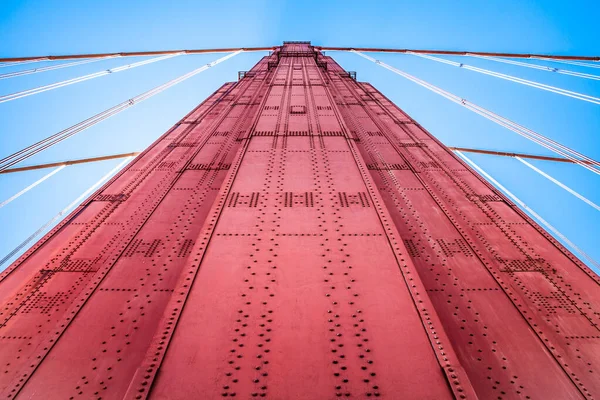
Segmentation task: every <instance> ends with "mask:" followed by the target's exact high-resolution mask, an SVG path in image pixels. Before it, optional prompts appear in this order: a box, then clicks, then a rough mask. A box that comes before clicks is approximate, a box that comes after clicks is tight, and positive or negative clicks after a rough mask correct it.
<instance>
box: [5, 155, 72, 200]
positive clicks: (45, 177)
mask: <svg viewBox="0 0 600 400" xmlns="http://www.w3.org/2000/svg"><path fill="white" fill-rule="evenodd" d="M64 167H66V165H61V166H60V167H58V168H56V169H54V170H52V171H51V172H50V173H48V174H46V175H44V176H43V177H41V178H40V179H38V180H37V181H35V182H33V183H32V184H31V185H29V186H27V187H26V188H25V189H23V190H21V191H20V192H18V193H15V194H14V195H12V196H11V197H9V198H8V199H6V200H4V201H3V202H2V203H0V208H2V207H4V206H5V205H7V204H8V203H10V202H11V201H13V200H15V199H16V198H18V197H20V196H21V195H23V194H25V193H27V192H29V191H30V190H31V189H33V188H34V187H36V186H37V185H39V184H40V183H42V182H44V181H45V180H46V179H48V178H50V177H51V176H52V175H54V174H56V173H57V172H58V171H60V170H61V169H63V168H64Z"/></svg>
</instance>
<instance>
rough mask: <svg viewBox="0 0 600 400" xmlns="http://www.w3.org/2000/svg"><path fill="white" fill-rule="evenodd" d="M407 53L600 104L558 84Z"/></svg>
mask: <svg viewBox="0 0 600 400" xmlns="http://www.w3.org/2000/svg"><path fill="white" fill-rule="evenodd" d="M407 54H411V55H413V56H417V57H421V58H427V59H429V60H433V61H437V62H440V63H443V64H448V65H452V66H455V67H459V68H463V69H468V70H470V71H475V72H479V73H480V74H485V75H489V76H493V77H496V78H500V79H504V80H507V81H511V82H515V83H520V84H522V85H526V86H530V87H534V88H537V89H541V90H545V91H547V92H552V93H556V94H560V95H563V96H567V97H571V98H574V99H577V100H582V101H587V102H588V103H594V104H600V98H599V97H594V96H590V95H587V94H583V93H578V92H573V91H571V90H566V89H561V88H559V87H556V86H551V85H546V84H544V83H539V82H535V81H530V80H528V79H523V78H517V77H516V76H512V75H507V74H502V73H500V72H494V71H490V70H489V69H485V68H478V67H474V66H472V65H468V64H464V63H459V62H456V61H450V60H446V59H443V58H439V57H434V56H429V55H426V54H419V53H413V52H410V51H409V52H407Z"/></svg>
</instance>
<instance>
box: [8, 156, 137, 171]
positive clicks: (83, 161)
mask: <svg viewBox="0 0 600 400" xmlns="http://www.w3.org/2000/svg"><path fill="white" fill-rule="evenodd" d="M138 154H140V152H139V151H132V152H130V153H120V154H110V155H107V156H99V157H89V158H79V159H76V160H66V161H56V162H51V163H45V164H36V165H24V166H22V167H17V168H9V169H5V170H4V171H0V174H10V173H14V172H23V171H32V170H35V169H45V168H53V167H60V166H61V165H65V166H67V165H75V164H86V163H93V162H98V161H105V160H113V159H116V158H125V157H132V156H137V155H138Z"/></svg>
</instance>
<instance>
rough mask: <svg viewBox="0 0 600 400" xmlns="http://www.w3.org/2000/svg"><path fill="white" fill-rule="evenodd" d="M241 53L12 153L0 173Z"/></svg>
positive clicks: (209, 64)
mask: <svg viewBox="0 0 600 400" xmlns="http://www.w3.org/2000/svg"><path fill="white" fill-rule="evenodd" d="M242 51H243V50H238V51H236V52H234V53H230V54H228V55H226V56H224V57H221V58H219V59H218V60H215V61H213V62H211V63H208V64H206V65H204V66H202V67H200V68H197V69H195V70H193V71H191V72H188V73H187V74H184V75H182V76H180V77H178V78H175V79H172V80H170V81H168V82H166V83H163V84H162V85H159V86H157V87H155V88H153V89H150V90H148V91H146V92H144V93H142V94H139V95H137V96H135V97H132V98H131V99H129V100H126V101H124V102H122V103H119V104H117V105H115V106H113V107H111V108H109V109H107V110H105V111H102V112H101V113H99V114H96V115H94V116H92V117H90V118H88V119H86V120H84V121H81V122H79V123H77V124H75V125H73V126H71V127H69V128H67V129H64V130H62V131H60V132H58V133H56V134H54V135H51V136H49V137H47V138H45V139H43V140H41V141H39V142H37V143H34V144H32V145H30V146H28V147H26V148H24V149H22V150H19V151H17V152H16V153H13V154H11V155H9V156H7V157H4V158H3V159H1V160H0V171H4V170H6V169H7V168H10V167H11V166H13V165H15V164H17V163H19V162H21V161H23V160H25V159H27V158H29V157H31V156H33V155H34V154H37V153H39V152H41V151H43V150H45V149H47V148H49V147H51V146H53V145H55V144H57V143H59V142H61V141H63V140H65V139H67V138H69V137H71V136H73V135H75V134H77V133H79V132H81V131H83V130H85V129H87V128H89V127H91V126H93V125H95V124H97V123H98V122H101V121H103V120H105V119H107V118H109V117H111V116H113V115H115V114H118V113H120V112H121V111H123V110H125V109H127V108H129V107H132V106H133V105H135V104H137V103H139V102H141V101H143V100H146V99H148V98H150V97H152V96H154V95H156V94H158V93H160V92H162V91H164V90H166V89H168V88H170V87H172V86H175V85H176V84H178V83H181V82H183V81H185V80H186V79H189V78H191V77H193V76H194V75H197V74H199V73H201V72H203V71H206V70H207V69H209V68H211V67H213V66H215V65H217V64H219V63H221V62H223V61H225V60H227V59H229V58H231V57H234V56H236V55H238V54H240V53H241V52H242Z"/></svg>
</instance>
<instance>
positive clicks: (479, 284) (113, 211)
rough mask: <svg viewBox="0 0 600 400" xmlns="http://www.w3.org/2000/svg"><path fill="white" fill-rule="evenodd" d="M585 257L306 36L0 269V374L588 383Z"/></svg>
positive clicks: (4, 377)
mask: <svg viewBox="0 0 600 400" xmlns="http://www.w3.org/2000/svg"><path fill="white" fill-rule="evenodd" d="M597 285H598V278H597V277H596V276H595V275H594V274H593V273H591V272H590V271H589V270H587V269H586V268H585V267H584V266H583V264H582V263H581V262H580V261H578V260H577V259H575V258H574V257H573V256H572V255H571V254H570V253H568V252H567V251H566V250H565V249H563V248H562V247H561V246H560V245H559V244H558V243H556V242H555V241H553V240H552V239H551V238H550V236H548V235H547V234H546V233H545V232H543V231H542V230H541V229H540V228H539V227H538V226H537V225H534V224H533V222H531V221H530V220H529V219H527V218H526V217H525V216H524V215H523V214H522V213H521V212H519V211H518V210H517V209H516V208H515V207H514V206H513V205H512V204H511V203H509V202H508V201H507V200H506V199H505V198H504V197H502V196H501V195H500V194H498V193H497V192H496V191H495V190H494V189H493V188H492V187H491V186H489V185H488V184H487V183H485V182H484V181H483V180H482V179H480V178H479V177H478V176H477V175H475V174H474V173H473V172H472V171H471V170H470V169H469V168H467V167H466V166H465V165H464V164H463V163H462V162H460V161H459V160H458V159H457V158H456V157H455V156H454V155H453V154H452V153H451V152H450V151H449V150H448V149H446V148H445V147H444V146H443V145H441V144H440V143H439V142H438V141H437V140H435V139H434V138H433V137H432V136H431V135H430V134H429V133H427V132H425V131H424V130H423V129H422V128H421V127H420V126H419V125H418V124H416V123H415V122H414V121H413V120H411V119H410V117H408V116H407V115H406V114H404V113H403V112H402V111H401V110H400V109H398V108H397V107H396V106H394V105H393V104H392V103H391V102H390V101H389V100H387V99H386V98H385V97H383V96H382V95H381V93H379V92H378V91H377V90H375V89H374V88H373V87H372V86H370V85H369V84H366V83H358V82H356V81H355V80H353V79H352V78H350V77H349V76H348V74H347V73H345V72H344V71H343V70H342V69H341V68H340V67H339V66H338V65H337V64H336V63H335V62H334V61H333V60H332V59H331V58H330V57H324V56H322V55H321V54H320V53H319V52H318V51H315V50H314V49H313V48H312V47H311V46H310V45H308V44H307V43H288V44H285V45H284V46H283V47H281V48H279V49H277V51H276V52H275V53H274V54H273V55H271V56H269V57H265V58H264V59H262V60H261V61H260V62H259V63H258V64H257V65H256V66H255V67H254V68H253V69H252V70H251V71H250V72H249V73H246V74H245V76H244V78H243V79H241V80H240V81H239V82H237V83H228V84H225V85H224V86H223V87H222V88H221V89H219V90H218V91H217V92H216V93H215V94H213V95H212V96H211V97H209V98H208V99H207V100H206V101H205V102H204V103H202V104H201V105H200V106H199V107H198V108H196V109H195V110H194V111H192V112H191V113H190V114H189V115H188V116H186V117H185V118H184V119H183V120H182V121H180V122H179V123H178V124H177V125H176V126H175V127H173V128H172V129H171V130H170V131H169V132H167V133H166V134H165V135H164V136H163V137H161V138H160V139H159V140H157V141H156V142H155V143H154V144H153V145H152V146H150V148H148V149H147V150H146V151H145V152H144V153H143V154H141V155H140V156H139V157H138V158H137V159H136V160H135V162H133V163H132V164H131V165H129V166H128V167H127V168H126V169H125V170H124V171H123V172H122V173H121V174H119V175H118V176H117V177H115V178H114V179H113V180H112V181H111V182H109V183H108V184H107V185H105V186H104V187H103V188H102V189H101V190H100V191H99V192H98V193H96V194H95V195H94V196H92V197H91V198H90V199H89V200H88V201H86V202H85V203H84V204H82V205H81V206H80V207H79V208H78V209H77V211H76V212H74V213H73V214H71V215H70V216H69V217H68V218H66V219H65V221H64V222H63V223H61V224H60V225H59V226H58V227H57V228H56V229H54V230H53V231H52V232H50V233H49V234H48V235H46V237H44V238H43V239H42V240H41V241H40V242H38V243H37V244H36V245H35V246H34V247H33V248H32V249H31V250H30V251H28V252H27V253H26V254H25V255H24V256H23V257H21V258H20V259H19V260H18V261H17V262H15V263H14V264H13V265H12V266H11V267H10V269H9V270H7V272H5V273H3V274H2V275H1V276H0V304H1V305H2V308H1V310H2V311H1V313H2V314H1V315H2V318H3V320H4V321H5V322H4V324H3V325H1V326H0V367H2V370H1V372H2V373H1V374H0V389H1V390H2V395H3V398H14V397H19V398H32V397H37V398H57V399H64V398H70V397H73V398H100V397H101V398H104V399H108V398H111V399H112V398H132V399H135V398H146V397H150V398H157V399H162V398H169V399H171V398H181V399H189V398H207V399H212V398H215V399H216V398H223V397H231V396H234V395H235V396H236V397H237V398H243V399H247V398H253V397H257V398H260V397H266V398H272V399H328V398H336V397H338V396H339V397H344V398H346V397H351V398H366V397H376V396H379V397H383V398H388V399H400V398H401V399H411V398H412V399H424V398H430V399H444V398H461V397H464V398H472V399H473V398H482V399H490V398H493V399H495V398H503V399H506V398H515V399H517V398H518V399H521V398H527V397H526V396H529V397H530V398H560V399H571V398H584V397H586V396H587V397H589V398H592V396H593V395H598V394H599V393H600V387H599V385H600V383H599V382H600V380H599V379H597V378H596V375H597V372H596V371H595V368H596V362H597V361H598V344H597V343H598V338H600V333H599V332H598V328H597V326H596V323H597V319H598V314H597V309H596V307H597V305H598V303H599V301H600V299H599V298H598V297H599V295H600V294H599V292H598V290H597V288H598V286H597Z"/></svg>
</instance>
